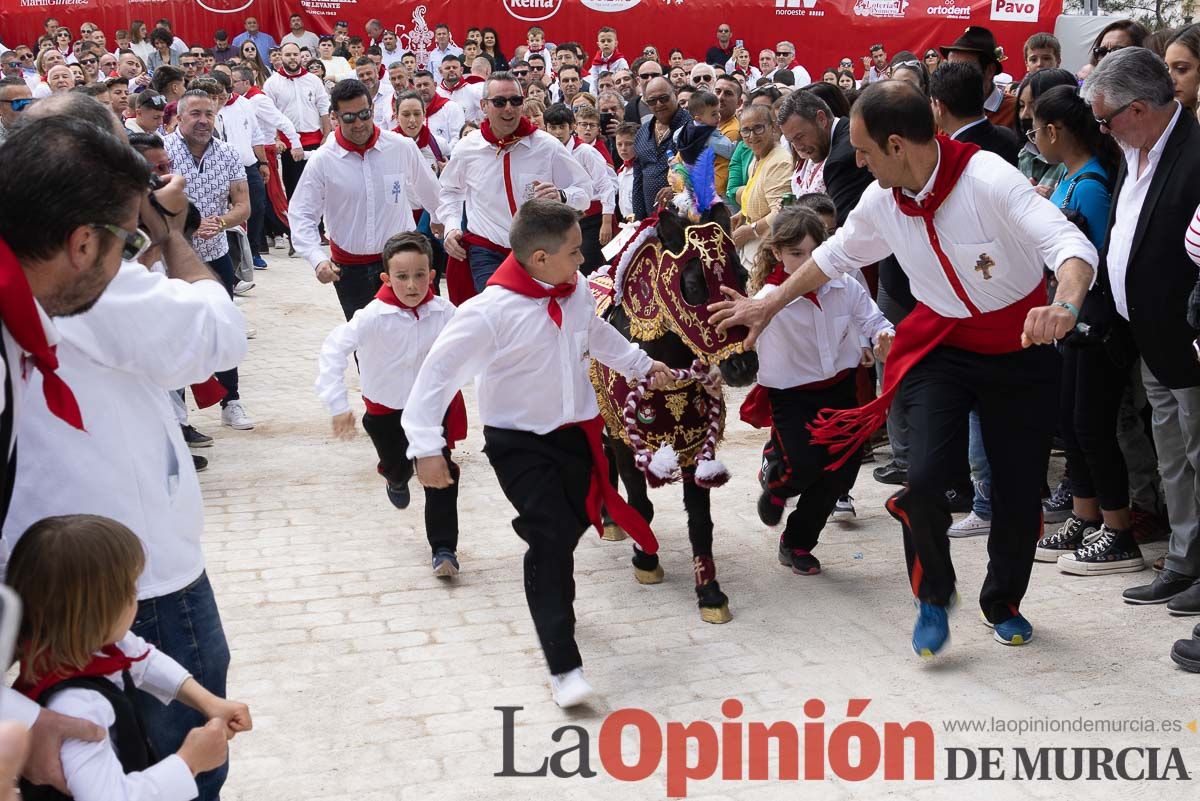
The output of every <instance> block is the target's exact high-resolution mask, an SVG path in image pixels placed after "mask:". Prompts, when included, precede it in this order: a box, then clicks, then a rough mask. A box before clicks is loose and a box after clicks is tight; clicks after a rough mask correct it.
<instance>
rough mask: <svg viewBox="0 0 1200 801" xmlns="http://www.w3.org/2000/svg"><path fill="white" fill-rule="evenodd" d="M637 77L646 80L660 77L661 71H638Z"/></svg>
mask: <svg viewBox="0 0 1200 801" xmlns="http://www.w3.org/2000/svg"><path fill="white" fill-rule="evenodd" d="M638 77H639V78H641V79H642V80H643V81H648V80H650V79H651V78H661V77H662V73H661V72H639V73H638Z"/></svg>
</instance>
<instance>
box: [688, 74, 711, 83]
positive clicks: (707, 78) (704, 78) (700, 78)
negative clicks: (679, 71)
mask: <svg viewBox="0 0 1200 801" xmlns="http://www.w3.org/2000/svg"><path fill="white" fill-rule="evenodd" d="M712 79H713V76H711V75H697V76H695V77H694V78H692V80H693V81H705V82H708V81H711V80H712Z"/></svg>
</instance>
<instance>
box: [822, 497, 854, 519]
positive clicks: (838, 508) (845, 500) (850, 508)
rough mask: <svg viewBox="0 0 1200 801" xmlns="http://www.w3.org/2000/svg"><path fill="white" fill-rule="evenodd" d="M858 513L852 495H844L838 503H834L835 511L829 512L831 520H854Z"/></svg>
mask: <svg viewBox="0 0 1200 801" xmlns="http://www.w3.org/2000/svg"><path fill="white" fill-rule="evenodd" d="M855 517H857V515H856V514H855V513H854V498H852V497H851V496H850V495H843V496H842V497H840V498H838V499H837V503H835V504H834V505H833V511H832V512H830V513H829V519H830V520H852V519H854V518H855Z"/></svg>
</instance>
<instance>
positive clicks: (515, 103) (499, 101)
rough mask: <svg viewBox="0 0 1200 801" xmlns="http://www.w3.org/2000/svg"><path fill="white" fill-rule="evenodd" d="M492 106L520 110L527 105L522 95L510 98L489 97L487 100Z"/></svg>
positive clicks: (510, 96)
mask: <svg viewBox="0 0 1200 801" xmlns="http://www.w3.org/2000/svg"><path fill="white" fill-rule="evenodd" d="M487 101H488V102H489V103H491V104H492V107H493V108H504V106H505V105H509V106H512V107H513V108H520V107H521V106H523V105H525V98H523V97H521V96H520V95H509V96H508V97H489V98H488V99H487Z"/></svg>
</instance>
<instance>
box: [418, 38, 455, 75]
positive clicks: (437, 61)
mask: <svg viewBox="0 0 1200 801" xmlns="http://www.w3.org/2000/svg"><path fill="white" fill-rule="evenodd" d="M451 53H453V54H454V55H456V56H461V55H462V54H463V51H462V48H461V47H459V46H458V45H456V44H451V45H449V46H447V47H446V49H445V50H442V49H441V48H438V47H435V48H433V49H432V50H430V51H429V64H428V66H426V67H425V69H427V70H429V71H430V72H432V73H433V74H434V75H441V74H442V70H441V67H442V59H443V58H445V57H446V56H448V55H450V54H451Z"/></svg>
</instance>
